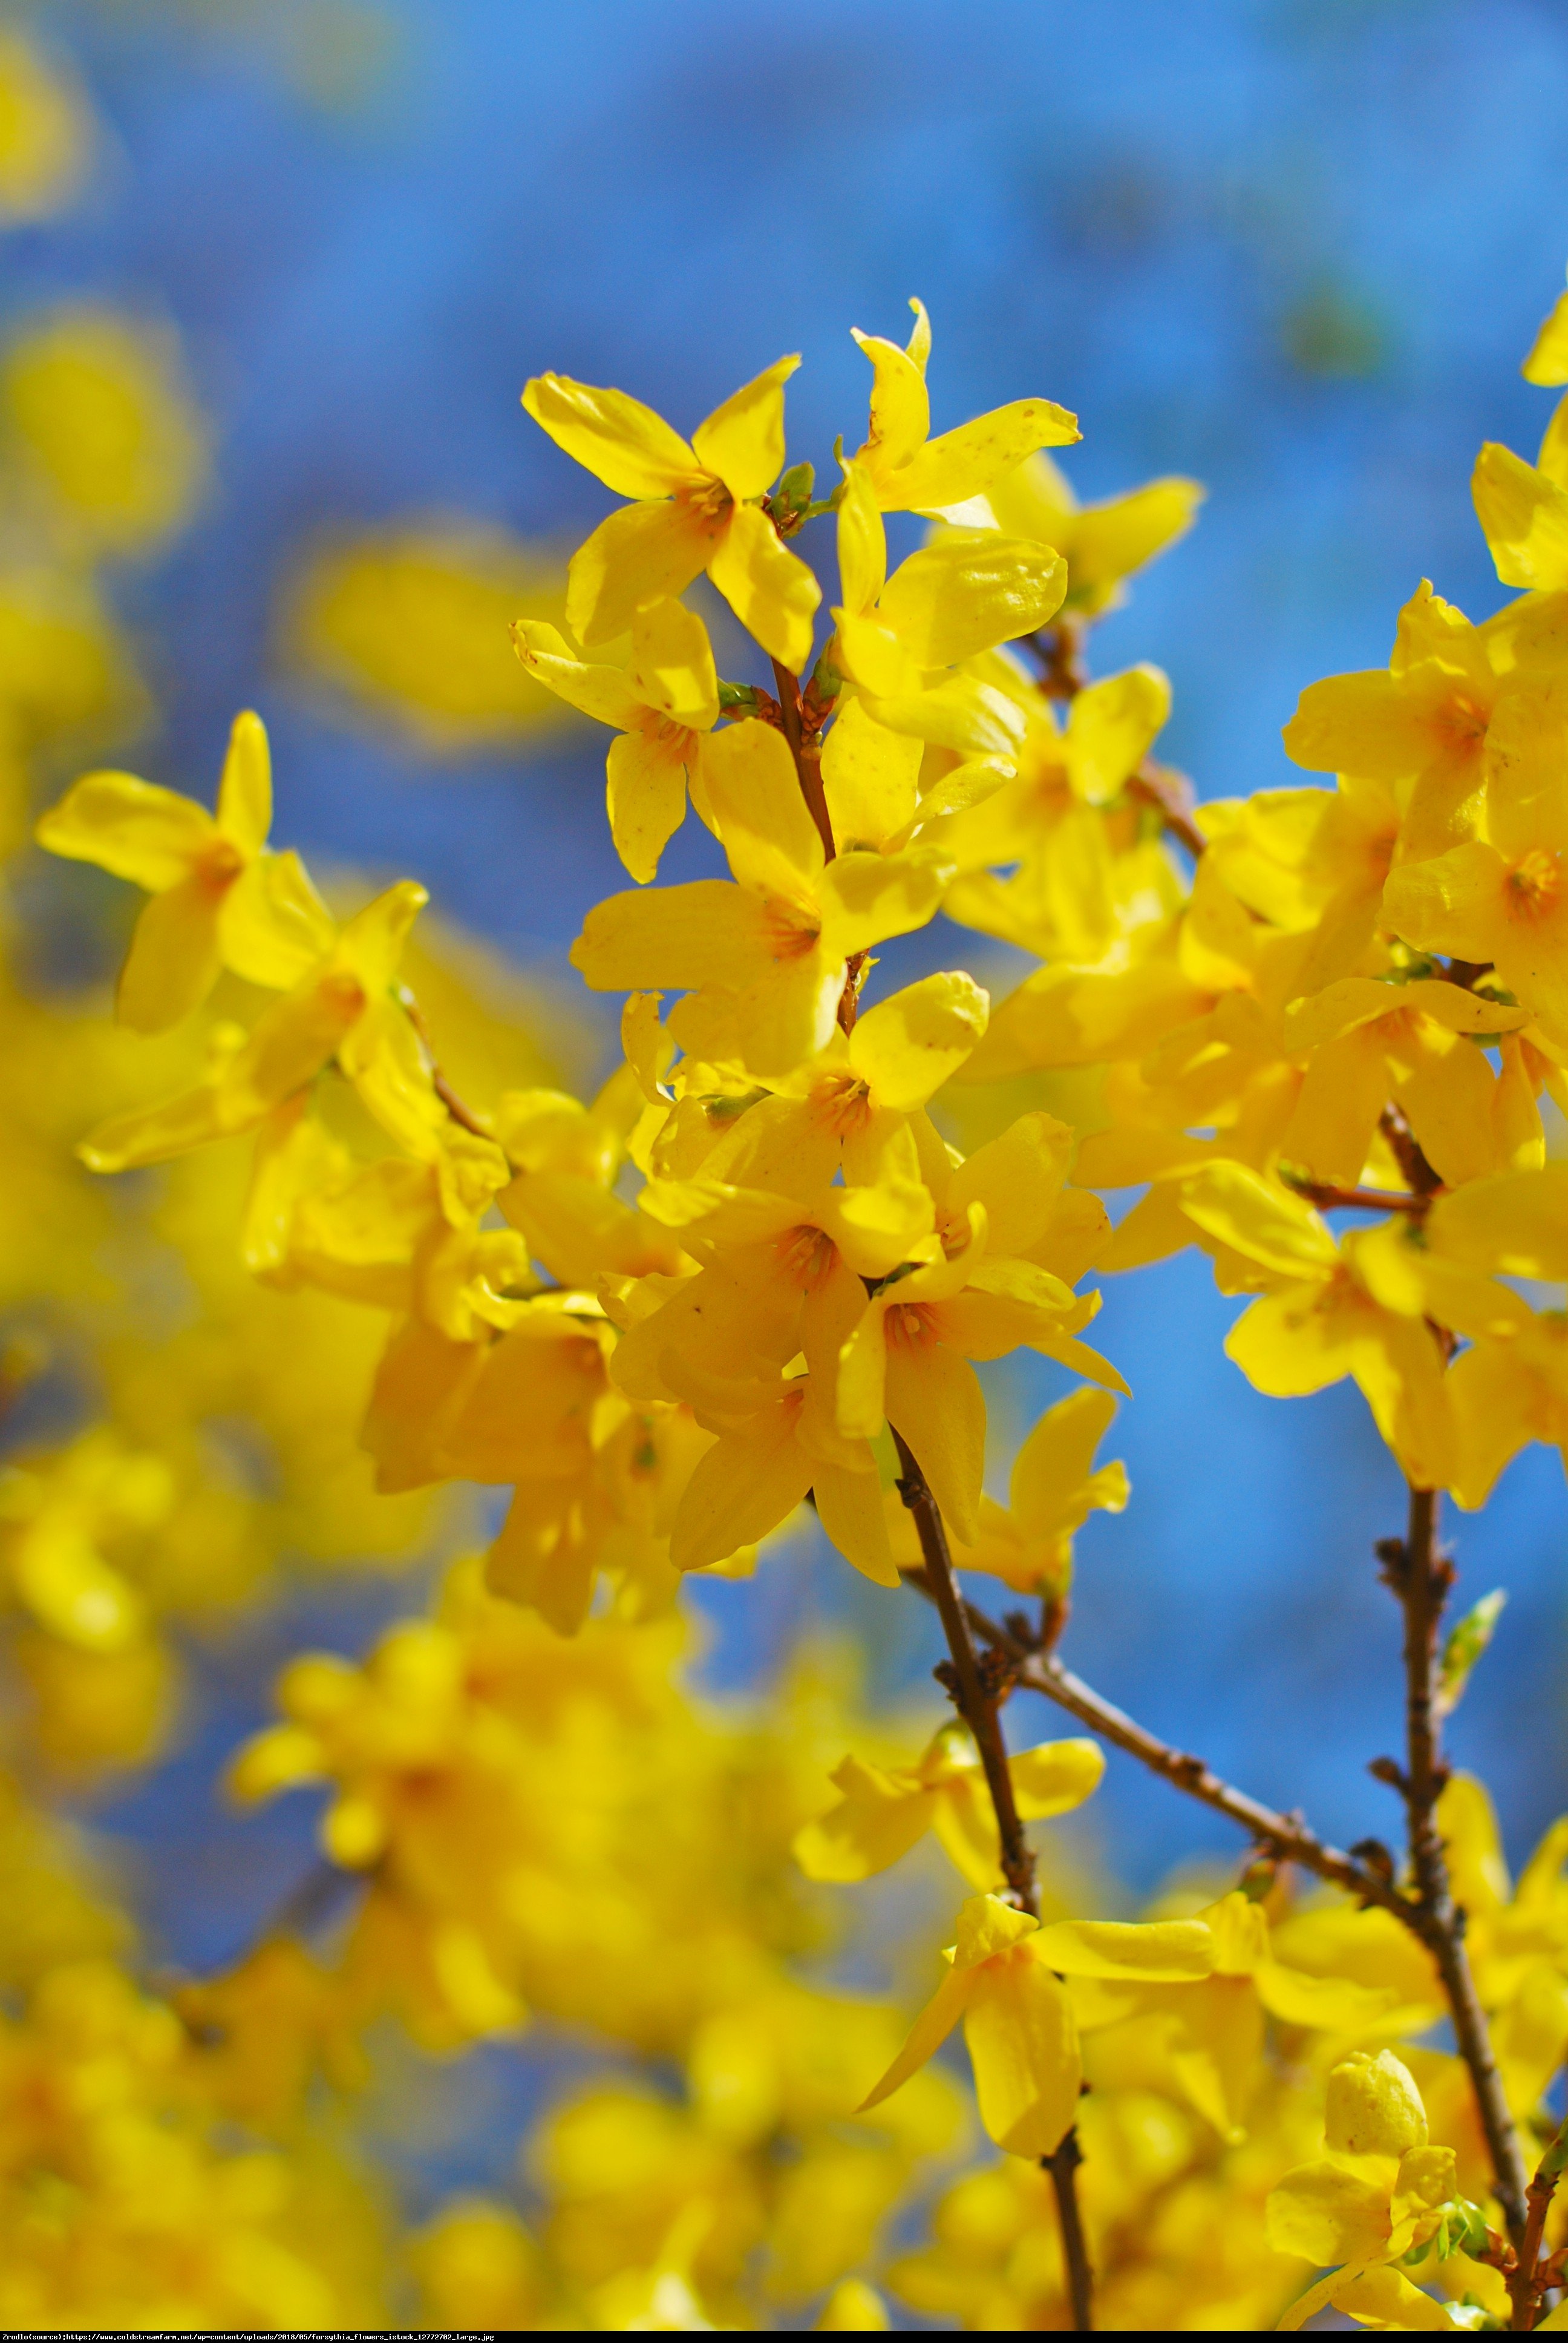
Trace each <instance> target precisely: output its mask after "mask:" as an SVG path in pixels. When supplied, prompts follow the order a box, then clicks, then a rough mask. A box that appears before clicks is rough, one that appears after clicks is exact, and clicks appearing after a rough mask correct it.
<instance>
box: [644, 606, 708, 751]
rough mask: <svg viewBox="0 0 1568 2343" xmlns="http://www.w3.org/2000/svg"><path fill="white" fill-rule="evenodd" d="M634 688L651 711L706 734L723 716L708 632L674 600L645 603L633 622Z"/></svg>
mask: <svg viewBox="0 0 1568 2343" xmlns="http://www.w3.org/2000/svg"><path fill="white" fill-rule="evenodd" d="M628 673H629V674H630V677H631V679H632V681H633V683H635V684H636V686H637V689H638V691H639V692H640V693H641V695H642V697H643V699H645V700H646V701H647V702H648V706H649V707H650V708H657V709H659V710H660V712H661V713H662V714H663V715H665V716H668V717H672V718H673V719H675V721H676V722H677V723H678V724H682V725H688V726H689V727H690V728H691V729H694V730H696V731H699V732H706V731H707V730H708V729H709V727H710V726H711V725H712V724H713V723H714V722H715V721H716V720H717V719H718V715H719V679H718V676H717V673H716V672H715V669H714V665H713V646H712V644H711V643H710V642H709V639H708V629H707V628H706V627H705V626H704V625H703V623H702V620H701V619H700V618H699V617H698V615H697V613H696V611H695V610H689V609H688V608H687V607H686V605H685V603H684V602H678V601H676V600H675V599H674V598H673V597H672V596H670V595H668V594H665V595H661V596H660V597H659V598H658V601H657V602H648V603H645V604H644V606H643V607H642V608H640V609H639V610H638V614H637V616H636V618H634V619H633V620H632V622H631V666H630V668H629V669H628Z"/></svg>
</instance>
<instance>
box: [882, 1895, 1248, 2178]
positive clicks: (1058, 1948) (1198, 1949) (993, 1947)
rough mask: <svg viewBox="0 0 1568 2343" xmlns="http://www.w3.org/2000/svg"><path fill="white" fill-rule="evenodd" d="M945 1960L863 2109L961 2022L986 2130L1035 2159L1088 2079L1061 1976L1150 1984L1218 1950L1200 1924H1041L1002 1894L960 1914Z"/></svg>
mask: <svg viewBox="0 0 1568 2343" xmlns="http://www.w3.org/2000/svg"><path fill="white" fill-rule="evenodd" d="M942 1957H943V1959H944V1960H946V1961H947V1962H948V1963H949V1964H950V1968H949V1973H948V1975H947V1976H945V1977H944V1978H943V1980H942V1982H941V1984H940V1986H938V1988H937V1991H936V1994H935V1996H933V1998H932V1999H931V2000H930V2002H928V2004H927V2005H926V2007H925V2008H924V2009H923V2010H922V2011H921V2013H920V2016H919V2017H917V2018H916V2020H915V2023H914V2026H912V2028H911V2029H910V2037H909V2039H908V2041H907V2042H906V2043H905V2045H904V2046H903V2048H902V2050H901V2051H900V2053H899V2056H897V2057H896V2058H895V2059H894V2061H893V2063H892V2065H891V2066H890V2067H889V2069H888V2071H887V2073H886V2074H885V2075H884V2076H883V2077H882V2079H881V2081H880V2082H879V2084H877V2086H876V2087H875V2088H874V2089H873V2090H872V2091H871V2092H870V2093H869V2096H868V2097H866V2098H865V2099H863V2100H862V2101H861V2107H862V2108H863V2109H864V2108H869V2107H877V2106H879V2104H880V2102H881V2101H882V2100H883V2099H885V2098H888V2097H890V2096H891V2094H892V2093H893V2092H894V2091H896V2090H897V2089H898V2088H899V2087H900V2084H902V2083H906V2082H907V2081H908V2080H909V2078H910V2076H911V2075H913V2074H914V2073H915V2072H916V2071H917V2070H918V2069H919V2068H920V2067H921V2066H924V2065H925V2063H926V2060H927V2059H928V2058H930V2056H932V2055H933V2054H934V2053H935V2052H936V2051H937V2050H939V2049H940V2046H941V2045H942V2044H943V2042H945V2041H946V2039H947V2037H948V2036H949V2035H950V2033H951V2032H952V2030H953V2027H954V2026H956V2025H957V2024H958V2022H959V2020H960V2017H961V2018H962V2020H963V2025H964V2039H965V2041H966V2042H967V2044H968V2046H969V2053H970V2061H971V2063H972V2065H973V2067H974V2077H975V2096H976V2097H977V2098H978V2099H979V2101H980V2121H981V2123H982V2124H984V2126H985V2127H986V2130H987V2131H988V2132H989V2133H990V2137H991V2138H992V2139H994V2140H995V2142H996V2144H997V2146H998V2147H1002V2148H1006V2150H1007V2151H1008V2153H1009V2155H1010V2156H1029V2157H1040V2156H1050V2154H1051V2153H1052V2151H1053V2150H1054V2149H1055V2148H1057V2147H1059V2146H1060V2143H1061V2139H1062V2137H1063V2135H1064V2133H1066V2132H1067V2131H1068V2130H1069V2129H1070V2127H1071V2124H1072V2120H1073V2117H1074V2115H1075V2114H1076V2112H1077V2108H1078V2094H1079V2088H1080V2086H1081V2082H1082V2079H1083V2062H1082V2057H1081V2053H1080V2049H1079V2042H1078V2027H1077V2024H1076V2022H1075V2020H1074V2017H1073V2014H1072V2003H1071V2000H1070V1997H1069V1995H1068V1991H1067V1988H1066V1987H1065V1986H1064V1985H1063V1984H1062V1982H1061V1978H1062V1976H1091V1977H1116V1978H1131V1979H1133V1980H1136V1981H1139V1982H1141V1983H1147V1984H1152V1983H1156V1982H1161V1981H1166V1982H1175V1981H1178V1980H1180V1979H1182V1978H1191V1977H1201V1976H1207V1975H1208V1973H1209V1971H1210V1969H1211V1966H1212V1965H1213V1949H1212V1943H1211V1936H1210V1932H1209V1930H1208V1929H1207V1927H1205V1926H1203V1924H1202V1923H1201V1921H1197V1920H1164V1921H1159V1922H1156V1923H1154V1924H1153V1925H1152V1926H1142V1927H1140V1926H1128V1925H1127V1924H1125V1923H1122V1922H1120V1921H1111V1920H1100V1921H1094V1920H1090V1921H1082V1920H1059V1921H1056V1922H1054V1923H1052V1924H1051V1925H1050V1926H1048V1927H1041V1926H1040V1922H1039V1921H1038V1920H1034V1919H1031V1918H1030V1916H1029V1914H1028V1913H1027V1912H1019V1911H1015V1910H1014V1909H1013V1907H1012V1906H1010V1905H1009V1904H1004V1903H1002V1902H1001V1900H1000V1897H998V1896H970V1900H969V1902H968V1903H967V1904H965V1905H964V1906H962V1908H961V1909H960V1913H959V1924H958V1941H957V1943H956V1944H954V1945H953V1946H950V1947H949V1949H948V1950H947V1951H946V1952H945V1953H944V1954H943V1956H942ZM1057 1973H1060V1974H1057Z"/></svg>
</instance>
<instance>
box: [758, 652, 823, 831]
mask: <svg viewBox="0 0 1568 2343" xmlns="http://www.w3.org/2000/svg"><path fill="white" fill-rule="evenodd" d="M773 680H774V682H775V683H776V684H777V685H778V687H779V722H780V724H781V726H782V728H783V732H784V738H785V739H786V740H788V741H789V754H790V755H791V756H792V757H793V758H794V759H795V770H796V773H797V774H798V775H799V781H800V794H801V796H802V797H803V798H804V799H805V800H806V806H807V810H808V811H809V814H810V816H811V819H812V820H813V821H814V822H815V823H816V825H817V834H818V836H819V838H820V840H821V841H822V851H823V853H824V854H825V855H826V856H827V858H828V860H829V862H831V861H832V860H833V857H834V855H835V854H836V853H837V852H838V848H837V847H836V846H835V845H834V843H833V824H832V821H831V820H830V819H829V813H828V797H827V792H826V790H825V789H823V787H822V750H821V743H820V740H819V736H818V735H817V734H816V733H815V732H812V733H810V734H809V735H808V734H807V732H806V731H805V730H804V729H803V727H802V721H801V712H802V702H801V699H800V679H799V676H798V675H791V674H790V672H789V669H788V668H787V667H786V666H785V665H784V663H783V661H782V659H775V660H774V661H773Z"/></svg>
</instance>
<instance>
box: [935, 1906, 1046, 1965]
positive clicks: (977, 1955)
mask: <svg viewBox="0 0 1568 2343" xmlns="http://www.w3.org/2000/svg"><path fill="white" fill-rule="evenodd" d="M1039 1926H1040V1923H1039V1921H1038V1920H1037V1919H1035V1918H1034V1916H1032V1914H1030V1913H1028V1912H1020V1910H1019V1908H1018V1906H1017V1905H1016V1904H1008V1903H1005V1902H1004V1901H1003V1900H1002V1898H1001V1897H1000V1896H992V1895H989V1894H988V1895H984V1896H967V1897H966V1898H965V1900H964V1902H963V1903H962V1904H961V1905H960V1906H959V1916H958V1925H957V1927H956V1929H955V1931H954V1933H955V1936H956V1937H957V1940H958V1941H957V1943H956V1944H955V1945H954V1946H953V1965H954V1966H955V1967H956V1968H960V1969H970V1968H974V1967H975V1966H977V1965H978V1964H979V1963H980V1962H981V1961H989V1960H990V1958H991V1956H993V1954H996V1953H1005V1952H1009V1951H1010V1950H1011V1948H1012V1947H1013V1946H1015V1945H1020V1944H1022V1943H1023V1942H1024V1940H1025V1938H1026V1937H1030V1936H1034V1934H1035V1933H1036V1931H1037V1930H1038V1928H1039Z"/></svg>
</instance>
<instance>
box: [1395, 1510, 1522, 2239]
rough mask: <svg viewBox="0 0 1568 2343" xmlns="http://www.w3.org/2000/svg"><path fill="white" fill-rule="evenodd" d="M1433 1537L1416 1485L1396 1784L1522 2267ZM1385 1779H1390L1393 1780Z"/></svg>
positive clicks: (1428, 1923)
mask: <svg viewBox="0 0 1568 2343" xmlns="http://www.w3.org/2000/svg"><path fill="white" fill-rule="evenodd" d="M1436 1535H1437V1495H1436V1493H1435V1491H1433V1490H1432V1489H1418V1488H1416V1487H1414V1486H1413V1485H1412V1488H1411V1492H1410V1513H1409V1518H1408V1523H1407V1525H1406V1529H1405V1534H1404V1536H1403V1538H1402V1539H1401V1538H1385V1539H1384V1540H1383V1541H1382V1544H1380V1546H1379V1548H1378V1554H1379V1556H1380V1558H1381V1560H1382V1565H1383V1577H1384V1580H1385V1582H1386V1584H1388V1585H1389V1586H1390V1587H1391V1588H1392V1592H1393V1594H1395V1596H1396V1597H1397V1598H1398V1600H1399V1603H1400V1604H1401V1606H1402V1610H1403V1612H1404V1678H1405V1765H1404V1772H1403V1775H1402V1776H1399V1775H1395V1776H1394V1778H1395V1779H1396V1781H1397V1785H1398V1787H1399V1789H1400V1792H1401V1795H1402V1797H1403V1799H1404V1804H1405V1815H1406V1819H1407V1829H1408V1833H1409V1841H1410V1866H1411V1873H1412V1880H1413V1883H1414V1887H1415V1896H1414V1898H1413V1902H1414V1906H1415V1910H1414V1913H1413V1915H1412V1917H1411V1919H1410V1922H1409V1925H1410V1926H1412V1928H1413V1929H1414V1931H1415V1934H1416V1935H1417V1936H1420V1938H1421V1940H1422V1943H1423V1944H1424V1945H1425V1946H1426V1948H1427V1950H1428V1951H1429V1952H1430V1953H1431V1955H1432V1959H1433V1960H1434V1961H1435V1962H1436V1964H1437V1968H1438V1974H1439V1975H1440V1976H1441V1977H1442V1984H1443V1990H1444V1991H1445V1993H1446V1994H1447V1996H1448V2005H1449V2009H1450V2011H1451V2013H1452V2019H1453V2034H1454V2040H1455V2042H1456V2043H1457V2044H1458V2046H1459V2055H1460V2056H1461V2057H1462V2059H1463V2061H1464V2063H1465V2065H1466V2066H1468V2067H1469V2069H1470V2079H1471V2084H1472V2087H1473V2090H1474V2092H1475V2104H1476V2108H1477V2111H1478V2113H1479V2115H1480V2117H1481V2124H1482V2129H1483V2131H1484V2132H1485V2134H1486V2145H1487V2148H1488V2151H1489V2153H1490V2155H1491V2157H1492V2170H1493V2187H1494V2188H1495V2190H1496V2192H1497V2201H1498V2203H1499V2204H1500V2205H1501V2206H1502V2207H1503V2218H1504V2220H1505V2221H1506V2223H1507V2226H1508V2234H1509V2237H1510V2238H1511V2240H1512V2241H1513V2246H1514V2248H1515V2250H1516V2251H1517V2252H1520V2255H1521V2260H1522V2261H1523V2250H1522V2249H1523V2242H1524V2235H1525V2226H1526V2219H1527V2212H1526V2206H1525V2196H1526V2187H1525V2177H1524V2160H1523V2157H1522V2156H1521V2154H1520V2150H1519V2135H1518V2133H1517V2132H1516V2131H1515V2129H1514V2127H1513V2115H1512V2113H1511V2111H1510V2109H1509V2105H1508V2099H1507V2096H1506V2094H1505V2093H1504V2091H1503V2077H1501V2075H1500V2074H1499V2073H1498V2071H1497V2060H1496V2058H1495V2056H1493V2048H1492V2037H1491V2034H1490V2032H1489V2031H1488V2028H1487V2024H1486V2015H1485V2012H1484V2011H1483V2008H1482V2006H1481V2000H1480V1996H1479V1995H1478V1994H1477V1992H1476V1990H1475V1979H1474V1977H1473V1976H1472V1974H1471V1968H1470V1961H1469V1958H1468V1956H1467V1955H1466V1953H1465V1949H1464V1915H1463V1913H1462V1911H1461V1910H1460V1909H1459V1908H1458V1907H1457V1906H1456V1905H1455V1904H1454V1901H1453V1895H1452V1889H1451V1887H1450V1885H1449V1877H1448V1864H1447V1861H1446V1859H1445V1857H1444V1855H1443V1847H1442V1836H1441V1835H1440V1833H1439V1831H1438V1827H1437V1801H1438V1798H1439V1797H1440V1795H1442V1787H1443V1785H1444V1783H1445V1782H1446V1781H1447V1780H1448V1768H1447V1766H1446V1765H1444V1764H1443V1762H1442V1750H1441V1747H1440V1745H1439V1731H1440V1728H1439V1725H1438V1719H1437V1715H1436V1712H1435V1709H1434V1707H1433V1704H1432V1674H1433V1669H1434V1666H1435V1663H1436V1657H1437V1631H1438V1625H1439V1622H1440V1621H1441V1619H1442V1605H1443V1601H1444V1598H1445V1596H1446V1595H1447V1593H1448V1590H1449V1587H1450V1586H1451V1585H1452V1583H1453V1570H1452V1564H1450V1563H1448V1562H1447V1561H1446V1560H1445V1559H1444V1558H1443V1557H1442V1555H1441V1554H1439V1553H1438V1551H1437V1544H1436ZM1384 1778H1385V1779H1386V1778H1388V1775H1387V1773H1386V1772H1385V1774H1384ZM1543 2217H1544V2216H1543Z"/></svg>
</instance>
